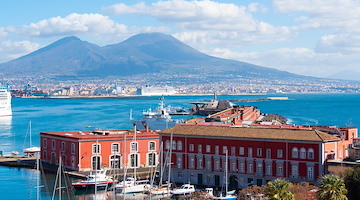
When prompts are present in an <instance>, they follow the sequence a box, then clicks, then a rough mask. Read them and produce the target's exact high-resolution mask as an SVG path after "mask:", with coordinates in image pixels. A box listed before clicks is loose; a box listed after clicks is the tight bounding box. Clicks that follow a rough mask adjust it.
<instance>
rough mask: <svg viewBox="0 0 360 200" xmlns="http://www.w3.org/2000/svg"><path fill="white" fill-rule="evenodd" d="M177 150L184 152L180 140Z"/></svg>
mask: <svg viewBox="0 0 360 200" xmlns="http://www.w3.org/2000/svg"><path fill="white" fill-rule="evenodd" d="M177 150H180V151H182V142H181V140H179V141H178V142H177Z"/></svg>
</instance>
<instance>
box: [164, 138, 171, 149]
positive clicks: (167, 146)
mask: <svg viewBox="0 0 360 200" xmlns="http://www.w3.org/2000/svg"><path fill="white" fill-rule="evenodd" d="M165 149H170V141H169V140H166V141H165Z"/></svg>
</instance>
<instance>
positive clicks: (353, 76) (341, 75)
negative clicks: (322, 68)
mask: <svg viewBox="0 0 360 200" xmlns="http://www.w3.org/2000/svg"><path fill="white" fill-rule="evenodd" d="M326 78H331V79H342V80H353V81H360V72H357V71H352V70H344V71H341V72H338V73H335V74H333V75H330V76H328V77H326Z"/></svg>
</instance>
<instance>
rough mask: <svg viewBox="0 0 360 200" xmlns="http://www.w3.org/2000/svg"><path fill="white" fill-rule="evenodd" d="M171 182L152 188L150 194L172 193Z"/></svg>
mask: <svg viewBox="0 0 360 200" xmlns="http://www.w3.org/2000/svg"><path fill="white" fill-rule="evenodd" d="M171 190H172V189H171V184H165V185H162V186H160V187H155V188H150V190H149V192H148V193H149V194H151V195H165V194H171Z"/></svg>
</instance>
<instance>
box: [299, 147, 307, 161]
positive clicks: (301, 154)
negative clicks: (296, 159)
mask: <svg viewBox="0 0 360 200" xmlns="http://www.w3.org/2000/svg"><path fill="white" fill-rule="evenodd" d="M300 159H306V150H305V148H304V147H302V148H301V149H300Z"/></svg>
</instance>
